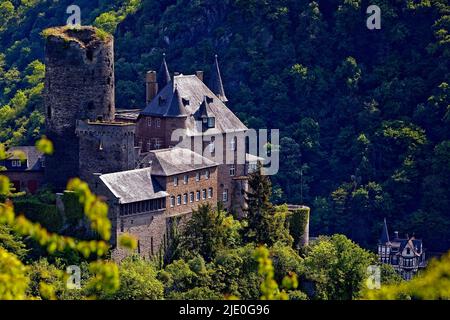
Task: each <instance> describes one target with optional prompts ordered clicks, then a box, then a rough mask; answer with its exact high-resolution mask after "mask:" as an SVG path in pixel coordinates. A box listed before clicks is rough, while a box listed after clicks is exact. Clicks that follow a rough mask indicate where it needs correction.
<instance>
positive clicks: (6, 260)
mask: <svg viewBox="0 0 450 320" xmlns="http://www.w3.org/2000/svg"><path fill="white" fill-rule="evenodd" d="M26 270H27V268H26V267H25V266H24V265H23V264H22V263H21V262H20V260H19V259H17V257H16V256H15V255H13V254H11V253H9V252H8V251H6V250H4V249H2V248H0V299H1V300H13V299H25V296H26V295H25V291H26V289H27V286H28V282H29V279H28V277H27V276H26Z"/></svg>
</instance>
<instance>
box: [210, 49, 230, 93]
mask: <svg viewBox="0 0 450 320" xmlns="http://www.w3.org/2000/svg"><path fill="white" fill-rule="evenodd" d="M208 86H209V89H211V91H212V92H213V93H214V94H215V95H216V96H217V97H218V98H219V99H220V100H221V101H222V102H228V99H227V97H226V95H225V90H224V89H223V83H222V76H221V74H220V68H219V62H218V59H217V55H216V56H215V61H214V67H213V69H212V73H211V78H210V81H209V85H208Z"/></svg>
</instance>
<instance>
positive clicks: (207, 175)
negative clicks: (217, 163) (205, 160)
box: [205, 170, 210, 180]
mask: <svg viewBox="0 0 450 320" xmlns="http://www.w3.org/2000/svg"><path fill="white" fill-rule="evenodd" d="M209 176H210V172H209V170H206V171H205V179H206V180H208V179H209Z"/></svg>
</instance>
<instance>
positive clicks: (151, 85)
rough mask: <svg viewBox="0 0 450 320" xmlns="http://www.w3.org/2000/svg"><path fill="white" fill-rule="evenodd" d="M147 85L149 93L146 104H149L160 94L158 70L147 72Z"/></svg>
mask: <svg viewBox="0 0 450 320" xmlns="http://www.w3.org/2000/svg"><path fill="white" fill-rule="evenodd" d="M145 87H146V93H147V95H146V97H147V98H146V100H145V102H146V103H145V104H146V105H148V104H149V103H150V102H151V101H152V100H153V98H155V97H156V95H157V94H158V81H157V80H156V71H153V70H152V71H149V72H147V76H146V78H145Z"/></svg>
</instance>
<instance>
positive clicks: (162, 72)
mask: <svg viewBox="0 0 450 320" xmlns="http://www.w3.org/2000/svg"><path fill="white" fill-rule="evenodd" d="M157 81H158V88H159V91H161V90H162V89H163V88H164V87H165V86H166V85H167V84H168V83H169V82H170V81H171V78H170V72H169V68H168V67H167V62H166V54H163V60H162V63H161V67H160V68H159V72H158V78H157Z"/></svg>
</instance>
